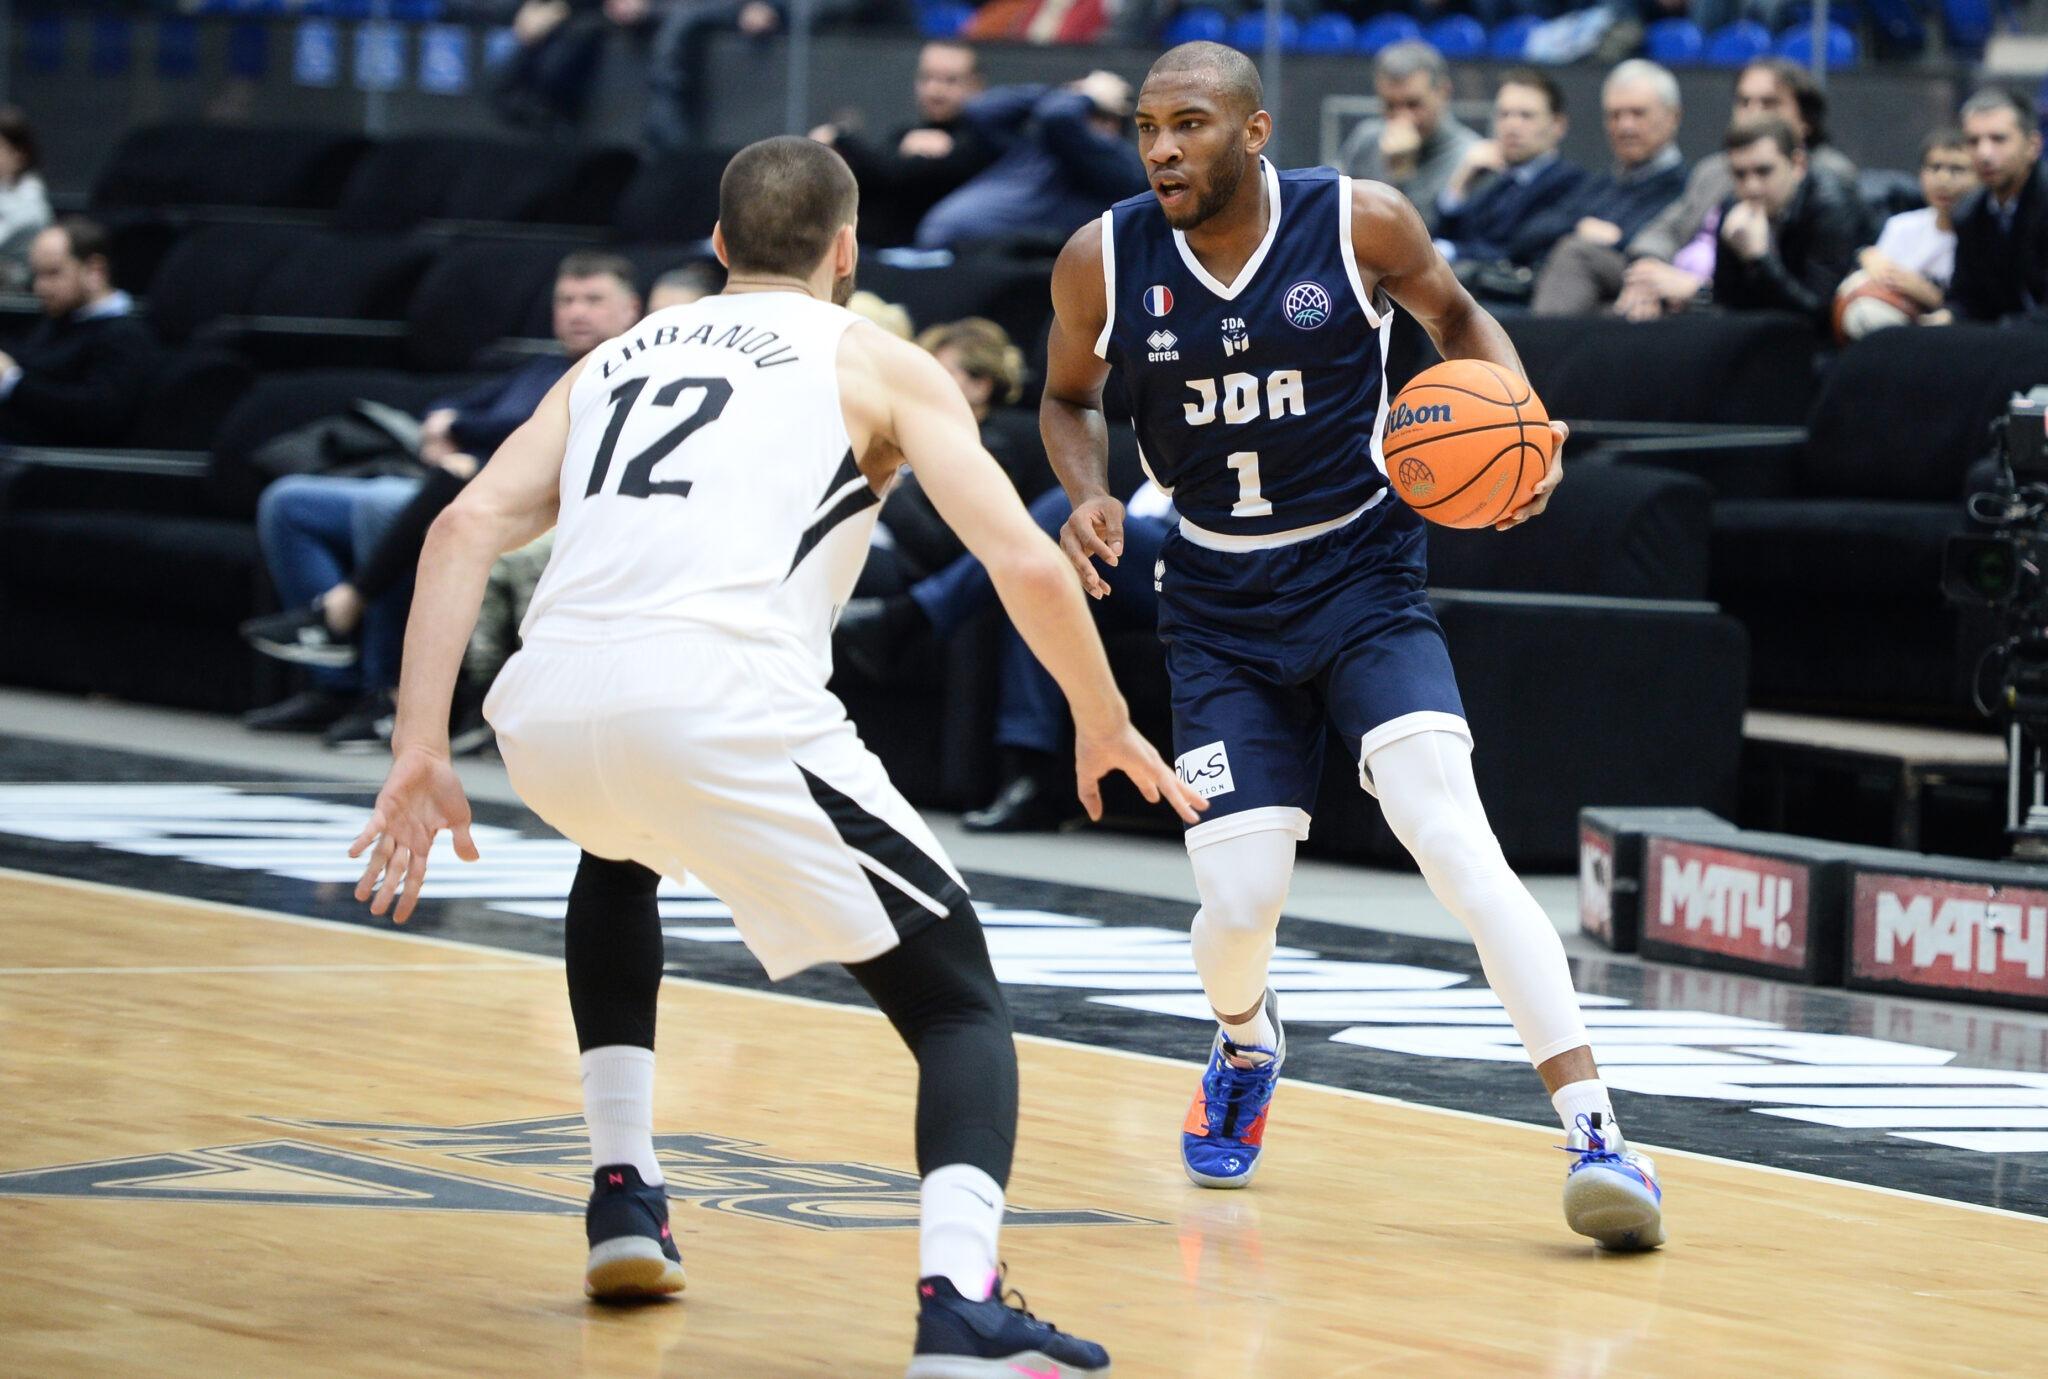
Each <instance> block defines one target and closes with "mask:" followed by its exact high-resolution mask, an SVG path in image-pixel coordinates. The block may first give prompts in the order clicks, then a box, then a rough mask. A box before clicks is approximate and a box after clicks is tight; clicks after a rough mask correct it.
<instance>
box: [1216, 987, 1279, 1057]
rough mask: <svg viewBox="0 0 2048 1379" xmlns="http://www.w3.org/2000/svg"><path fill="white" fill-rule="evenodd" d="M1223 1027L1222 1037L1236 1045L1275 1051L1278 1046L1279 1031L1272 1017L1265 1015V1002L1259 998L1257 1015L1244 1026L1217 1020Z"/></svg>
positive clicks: (1262, 998)
mask: <svg viewBox="0 0 2048 1379" xmlns="http://www.w3.org/2000/svg"><path fill="white" fill-rule="evenodd" d="M1216 1023H1217V1024H1219V1025H1221V1026H1222V1027H1223V1037H1224V1038H1225V1039H1228V1040H1229V1041H1230V1042H1231V1043H1233V1044H1237V1045H1240V1046H1242V1045H1251V1046H1253V1047H1256V1048H1261V1049H1277V1048H1278V1047H1279V1046H1280V1031H1279V1030H1278V1029H1275V1028H1274V1026H1273V1017H1272V1016H1270V1015H1268V1014H1267V1013H1266V1001H1265V998H1264V997H1263V996H1262V997H1260V998H1259V1009H1258V1013H1257V1014H1256V1015H1254V1016H1252V1018H1251V1019H1250V1020H1248V1021H1246V1022H1245V1023H1244V1024H1241V1025H1233V1024H1231V1023H1229V1022H1228V1021H1225V1020H1218V1021H1217V1022H1216Z"/></svg>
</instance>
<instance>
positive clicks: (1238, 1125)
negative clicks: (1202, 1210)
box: [1180, 990, 1287, 1187]
mask: <svg viewBox="0 0 2048 1379" xmlns="http://www.w3.org/2000/svg"><path fill="white" fill-rule="evenodd" d="M1266 1014H1267V1015H1268V1016H1270V1017H1271V1018H1272V1021H1273V1028H1274V1029H1276V1030H1279V1037H1278V1038H1276V1039H1275V1040H1274V1041H1273V1043H1274V1047H1273V1048H1270V1049H1263V1048H1258V1047H1256V1046H1254V1045H1249V1044H1243V1045H1240V1044H1233V1043H1231V1042H1230V1041H1229V1040H1228V1039H1225V1038H1224V1037H1223V1031H1222V1030H1220V1029H1219V1030H1217V1031H1216V1042H1215V1043H1214V1044H1213V1045H1212V1046H1211V1047H1210V1050H1209V1066H1208V1068H1207V1069H1206V1070H1205V1071H1204V1072H1203V1073H1202V1085H1201V1086H1200V1087H1198V1088H1197V1089H1196V1090H1195V1099H1194V1101H1193V1102H1192V1103H1190V1104H1189V1106H1188V1115H1187V1119H1186V1120H1184V1121H1182V1122H1181V1127H1180V1162H1181V1167H1183V1168H1185V1169H1186V1170H1187V1173H1188V1178H1189V1179H1190V1180H1191V1181H1192V1182H1193V1183H1194V1184H1195V1186H1197V1187H1247V1186H1249V1185H1250V1184H1251V1181H1252V1174H1253V1173H1255V1172H1257V1171H1258V1167H1259V1151H1260V1146H1261V1145H1262V1144H1263V1143H1264V1142H1265V1138H1266V1112H1267V1110H1268V1108H1270V1107H1271V1106H1272V1104H1273V1091H1274V1089H1275V1088H1276V1087H1278V1086H1279V1085H1280V1065H1281V1064H1282V1063H1284V1062H1286V1061H1287V1031H1286V1030H1285V1029H1284V1028H1282V1027H1281V1024H1280V1003H1279V999H1278V998H1277V997H1276V996H1274V994H1273V993H1272V992H1271V991H1270V990H1269V991H1267V992H1266Z"/></svg>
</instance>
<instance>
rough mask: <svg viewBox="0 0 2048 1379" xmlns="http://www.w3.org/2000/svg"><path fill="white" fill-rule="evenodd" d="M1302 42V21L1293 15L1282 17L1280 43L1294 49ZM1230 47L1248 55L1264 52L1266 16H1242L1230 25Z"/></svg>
mask: <svg viewBox="0 0 2048 1379" xmlns="http://www.w3.org/2000/svg"><path fill="white" fill-rule="evenodd" d="M1300 41H1301V21H1300V20H1298V19H1296V18H1295V17H1294V16H1293V15H1291V14H1283V15H1281V16H1280V43H1281V46H1283V47H1288V48H1292V47H1293V46H1294V45H1295V44H1297V43H1299V42H1300ZM1230 46H1231V47H1233V48H1238V49H1241V50H1243V51H1244V52H1247V53H1257V52H1260V51H1263V50H1264V48H1265V46H1266V16H1265V15H1264V14H1247V15H1241V16H1239V17H1238V18H1237V19H1236V20H1234V21H1232V23H1231V25H1230Z"/></svg>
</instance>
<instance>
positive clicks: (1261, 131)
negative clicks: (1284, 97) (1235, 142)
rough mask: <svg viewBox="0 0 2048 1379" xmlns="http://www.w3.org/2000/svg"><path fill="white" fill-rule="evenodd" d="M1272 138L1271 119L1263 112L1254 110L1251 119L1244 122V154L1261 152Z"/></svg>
mask: <svg viewBox="0 0 2048 1379" xmlns="http://www.w3.org/2000/svg"><path fill="white" fill-rule="evenodd" d="M1272 138H1273V117H1272V116H1271V115H1268V114H1267V113H1266V112H1265V111H1263V110H1254V111H1253V112H1252V114H1251V118H1250V119H1248V120H1246V121H1245V122H1244V147H1245V152H1247V153H1259V152H1262V151H1263V150H1264V149H1265V147H1266V145H1267V144H1268V143H1270V142H1271V141H1272Z"/></svg>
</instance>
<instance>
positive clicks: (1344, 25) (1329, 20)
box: [1294, 14, 1358, 53]
mask: <svg viewBox="0 0 2048 1379" xmlns="http://www.w3.org/2000/svg"><path fill="white" fill-rule="evenodd" d="M1357 46H1358V26H1357V25H1356V24H1353V23H1352V22H1351V21H1350V20H1349V19H1347V18H1345V17H1344V16H1343V15H1341V14H1319V15H1317V16H1316V17H1315V18H1313V19H1311V20H1309V21H1308V23H1306V24H1304V25H1302V26H1301V37H1300V38H1299V39H1297V40H1296V41H1295V45H1294V50H1295V51H1296V52H1298V53H1348V52H1350V51H1351V50H1352V49H1353V48H1355V47H1357Z"/></svg>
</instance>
